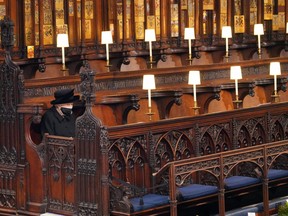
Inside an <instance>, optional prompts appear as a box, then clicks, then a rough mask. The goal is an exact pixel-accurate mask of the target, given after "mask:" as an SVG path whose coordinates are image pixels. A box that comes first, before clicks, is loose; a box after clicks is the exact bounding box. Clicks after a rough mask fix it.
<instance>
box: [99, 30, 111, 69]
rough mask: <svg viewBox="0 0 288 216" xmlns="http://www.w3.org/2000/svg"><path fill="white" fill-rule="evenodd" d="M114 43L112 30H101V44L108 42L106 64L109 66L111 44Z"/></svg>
mask: <svg viewBox="0 0 288 216" xmlns="http://www.w3.org/2000/svg"><path fill="white" fill-rule="evenodd" d="M112 43H113V38H112V32H111V31H102V32H101V44H106V66H107V67H109V66H110V63H109V44H112Z"/></svg>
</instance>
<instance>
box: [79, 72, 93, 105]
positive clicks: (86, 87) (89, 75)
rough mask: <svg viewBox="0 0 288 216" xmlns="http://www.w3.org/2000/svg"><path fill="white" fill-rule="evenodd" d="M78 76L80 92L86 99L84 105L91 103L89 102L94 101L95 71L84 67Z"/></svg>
mask: <svg viewBox="0 0 288 216" xmlns="http://www.w3.org/2000/svg"><path fill="white" fill-rule="evenodd" d="M80 77H81V84H80V91H81V94H82V96H83V99H84V100H85V101H86V105H91V103H92V102H93V101H95V81H94V78H95V72H94V71H93V70H91V69H90V68H84V70H82V71H81V72H80Z"/></svg>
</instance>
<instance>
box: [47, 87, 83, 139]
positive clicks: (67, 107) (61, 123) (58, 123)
mask: <svg viewBox="0 0 288 216" xmlns="http://www.w3.org/2000/svg"><path fill="white" fill-rule="evenodd" d="M54 97H55V100H53V101H51V104H52V105H53V106H52V107H51V108H50V109H49V110H47V111H46V113H45V114H44V116H43V117H42V120H41V135H42V137H43V136H44V134H45V133H48V134H50V135H56V136H65V137H74V136H75V121H76V117H75V115H74V113H73V112H72V108H73V102H74V101H76V100H79V96H74V89H61V90H57V91H56V92H55V93H54Z"/></svg>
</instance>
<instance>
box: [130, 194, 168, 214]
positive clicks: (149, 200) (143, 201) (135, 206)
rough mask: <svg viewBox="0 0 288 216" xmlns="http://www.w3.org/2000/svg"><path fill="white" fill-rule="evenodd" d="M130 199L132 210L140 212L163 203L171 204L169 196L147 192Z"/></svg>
mask: <svg viewBox="0 0 288 216" xmlns="http://www.w3.org/2000/svg"><path fill="white" fill-rule="evenodd" d="M129 201H130V203H131V208H132V212H138V211H143V210H147V209H152V208H155V207H159V206H163V205H169V196H165V195H160V194H145V195H144V196H142V197H134V198H132V199H130V200H129Z"/></svg>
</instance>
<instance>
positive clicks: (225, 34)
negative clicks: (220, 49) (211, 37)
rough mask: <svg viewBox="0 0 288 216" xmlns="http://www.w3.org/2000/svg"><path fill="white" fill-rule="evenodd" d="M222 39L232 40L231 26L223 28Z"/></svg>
mask: <svg viewBox="0 0 288 216" xmlns="http://www.w3.org/2000/svg"><path fill="white" fill-rule="evenodd" d="M222 38H232V30H231V26H223V27H222Z"/></svg>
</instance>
